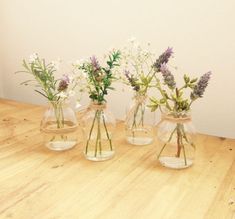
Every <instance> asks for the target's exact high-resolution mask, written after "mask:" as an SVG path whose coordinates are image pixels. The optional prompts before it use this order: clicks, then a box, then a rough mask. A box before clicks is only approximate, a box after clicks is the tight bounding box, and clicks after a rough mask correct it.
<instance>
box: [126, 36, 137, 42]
mask: <svg viewBox="0 0 235 219" xmlns="http://www.w3.org/2000/svg"><path fill="white" fill-rule="evenodd" d="M127 42H129V43H135V42H136V38H135V37H131V38H130V39H128V40H127Z"/></svg>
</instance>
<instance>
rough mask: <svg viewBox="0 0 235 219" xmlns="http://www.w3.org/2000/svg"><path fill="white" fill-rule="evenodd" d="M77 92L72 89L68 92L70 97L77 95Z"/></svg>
mask: <svg viewBox="0 0 235 219" xmlns="http://www.w3.org/2000/svg"><path fill="white" fill-rule="evenodd" d="M75 94H76V93H75V91H74V90H70V91H69V93H68V96H69V97H73V96H75Z"/></svg>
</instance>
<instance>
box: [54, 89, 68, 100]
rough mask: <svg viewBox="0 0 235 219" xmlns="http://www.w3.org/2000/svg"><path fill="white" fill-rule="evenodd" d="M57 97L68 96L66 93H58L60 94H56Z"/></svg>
mask: <svg viewBox="0 0 235 219" xmlns="http://www.w3.org/2000/svg"><path fill="white" fill-rule="evenodd" d="M57 97H60V98H67V97H68V96H67V95H66V93H65V92H63V91H62V92H60V93H58V94H57Z"/></svg>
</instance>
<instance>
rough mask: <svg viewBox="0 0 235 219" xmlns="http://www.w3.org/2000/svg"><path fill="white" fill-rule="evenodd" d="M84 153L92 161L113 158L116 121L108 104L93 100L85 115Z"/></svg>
mask: <svg viewBox="0 0 235 219" xmlns="http://www.w3.org/2000/svg"><path fill="white" fill-rule="evenodd" d="M82 120H83V134H84V142H85V147H84V151H83V152H84V155H85V157H86V159H88V160H91V161H104V160H108V159H111V158H112V157H113V156H114V154H115V151H114V145H113V142H112V138H113V133H114V130H115V126H116V121H115V118H114V116H113V114H112V113H111V112H110V111H109V110H108V109H107V106H106V104H96V103H94V102H92V103H91V104H90V106H89V107H88V109H87V110H86V112H85V114H84V116H83V119H82Z"/></svg>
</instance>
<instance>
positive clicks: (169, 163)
mask: <svg viewBox="0 0 235 219" xmlns="http://www.w3.org/2000/svg"><path fill="white" fill-rule="evenodd" d="M157 137H158V140H159V143H160V148H159V151H158V160H159V162H160V163H161V164H162V165H163V166H165V167H169V168H173V169H183V168H187V167H190V166H191V165H192V164H193V162H194V158H195V149H196V148H195V137H196V132H195V128H194V125H193V123H192V119H191V115H190V113H189V112H186V113H181V114H178V115H173V114H171V113H162V119H161V121H160V123H159V124H158V131H157Z"/></svg>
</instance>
